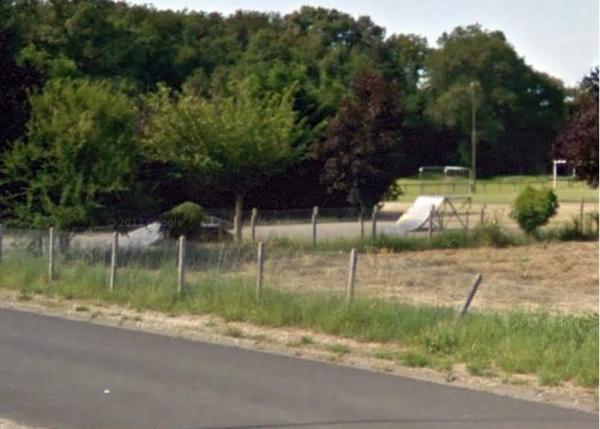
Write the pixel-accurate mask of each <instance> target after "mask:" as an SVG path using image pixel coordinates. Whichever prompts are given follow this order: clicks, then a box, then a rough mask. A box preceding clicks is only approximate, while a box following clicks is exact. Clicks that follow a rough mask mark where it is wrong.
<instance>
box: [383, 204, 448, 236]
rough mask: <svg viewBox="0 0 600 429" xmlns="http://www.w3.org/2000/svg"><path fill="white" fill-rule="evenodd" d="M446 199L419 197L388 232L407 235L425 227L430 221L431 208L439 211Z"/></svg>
mask: <svg viewBox="0 0 600 429" xmlns="http://www.w3.org/2000/svg"><path fill="white" fill-rule="evenodd" d="M445 199H446V197H444V196H440V195H426V196H420V197H417V199H416V200H415V202H414V203H413V204H412V205H411V206H410V208H409V209H408V210H407V211H406V212H404V213H403V214H402V216H400V218H399V219H398V220H397V221H396V224H395V225H394V227H392V228H389V229H388V230H386V232H387V233H391V234H406V233H408V232H411V231H416V230H418V229H421V228H423V227H424V226H425V224H426V223H427V222H428V221H429V215H430V214H431V208H432V207H433V208H434V210H437V209H439V208H440V207H441V206H442V205H443V204H444V201H445Z"/></svg>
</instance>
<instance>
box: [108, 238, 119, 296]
mask: <svg viewBox="0 0 600 429" xmlns="http://www.w3.org/2000/svg"><path fill="white" fill-rule="evenodd" d="M118 251H119V233H118V232H116V231H115V232H114V233H113V236H112V245H111V253H110V279H109V283H108V287H109V289H110V291H111V292H112V291H113V290H114V289H115V280H116V277H117V252H118Z"/></svg>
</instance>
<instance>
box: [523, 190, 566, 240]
mask: <svg viewBox="0 0 600 429" xmlns="http://www.w3.org/2000/svg"><path fill="white" fill-rule="evenodd" d="M557 209H558V199H557V198H556V194H555V193H554V191H552V190H551V189H545V188H535V187H533V186H528V187H526V188H525V189H523V191H521V193H520V194H519V196H518V197H517V199H516V201H515V204H514V207H513V211H512V213H511V215H512V217H513V218H514V219H515V220H516V221H517V223H518V224H519V227H521V229H522V230H523V231H524V232H526V233H527V234H535V233H536V232H537V230H538V228H539V227H541V226H544V225H546V224H547V223H548V221H549V220H550V218H551V217H552V216H554V215H555V214H556V210H557Z"/></svg>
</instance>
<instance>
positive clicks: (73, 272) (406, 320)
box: [0, 253, 598, 387]
mask: <svg viewBox="0 0 600 429" xmlns="http://www.w3.org/2000/svg"><path fill="white" fill-rule="evenodd" d="M107 274H108V273H107V270H106V268H105V266H104V264H102V263H96V264H90V263H89V262H86V261H77V260H73V259H71V260H69V261H66V260H65V261H61V264H60V265H59V266H58V270H57V280H55V281H53V282H52V283H49V282H48V281H47V265H46V260H44V259H42V258H36V257H32V256H29V255H25V254H19V253H9V254H6V255H4V258H3V260H2V263H1V264H0V287H4V288H11V289H16V290H19V291H20V293H21V295H22V296H23V297H27V296H28V295H30V294H33V293H39V294H46V295H54V296H59V297H63V298H67V299H87V300H96V301H100V302H107V303H119V304H123V305H127V306H130V307H132V308H135V309H139V310H144V309H148V310H158V311H162V312H165V313H168V314H216V315H218V316H221V317H223V318H224V319H226V320H228V321H244V322H251V323H255V324H260V325H265V326H271V327H284V326H293V327H301V328H307V329H311V330H314V331H317V332H323V333H327V334H332V335H337V336H340V337H347V338H353V339H356V340H358V341H365V342H366V341H369V342H371V341H374V342H381V343H395V344H399V345H401V346H403V347H404V348H405V349H406V352H404V353H403V354H402V355H400V356H398V359H399V360H400V361H401V362H403V363H405V364H408V365H415V366H434V367H447V366H448V365H451V364H453V363H459V362H462V363H465V364H467V368H470V371H472V372H473V373H477V374H484V373H493V372H506V373H527V374H537V375H538V377H539V379H540V382H542V383H556V382H559V381H567V380H571V381H573V382H575V383H577V384H579V385H582V386H589V387H594V386H597V384H598V315H597V314H593V315H550V314H545V313H524V312H516V311H515V312H509V313H506V314H500V313H474V314H470V315H468V316H467V317H466V318H465V319H463V320H457V318H456V316H457V315H456V312H455V310H453V309H450V308H437V307H427V306H416V305H403V304H398V303H392V302H386V301H380V300H366V299H357V300H355V301H354V302H353V303H352V304H351V305H349V306H348V305H346V304H345V302H344V300H343V297H342V296H335V295H330V294H328V295H325V294H294V293H289V292H284V291H280V290H277V289H276V288H275V287H276V286H277V285H271V287H270V288H265V289H264V294H263V296H262V299H261V300H260V301H258V300H257V299H256V296H255V293H254V292H255V291H254V287H253V282H254V278H253V277H252V276H243V275H235V276H225V275H222V274H221V275H217V274H214V275H211V274H206V275H205V276H202V277H200V276H190V282H189V283H188V284H187V285H186V288H185V290H184V293H183V295H182V296H178V294H177V290H176V284H175V279H176V275H175V266H174V264H169V265H168V266H166V267H163V268H161V269H150V268H139V267H124V268H121V269H120V270H119V271H118V282H117V286H116V288H115V290H114V291H112V292H111V291H109V290H108V288H107Z"/></svg>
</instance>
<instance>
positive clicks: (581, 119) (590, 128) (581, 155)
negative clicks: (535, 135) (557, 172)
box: [553, 67, 599, 187]
mask: <svg viewBox="0 0 600 429" xmlns="http://www.w3.org/2000/svg"><path fill="white" fill-rule="evenodd" d="M553 149H554V156H555V157H556V158H564V159H566V160H567V161H568V162H569V164H570V165H571V166H572V167H573V168H575V172H576V174H577V176H578V177H579V178H580V179H582V180H586V181H587V182H588V183H589V184H590V185H592V186H594V187H598V168H599V165H598V68H597V67H596V68H595V69H594V70H592V72H591V73H590V74H589V75H588V76H586V77H585V78H584V79H583V81H582V82H581V85H580V86H579V88H578V91H577V97H576V99H575V103H574V112H573V114H572V115H571V118H570V119H569V121H568V122H567V123H566V124H565V126H564V128H563V129H562V131H561V132H560V134H559V135H558V137H557V139H556V142H555V145H554V148H553Z"/></svg>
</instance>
